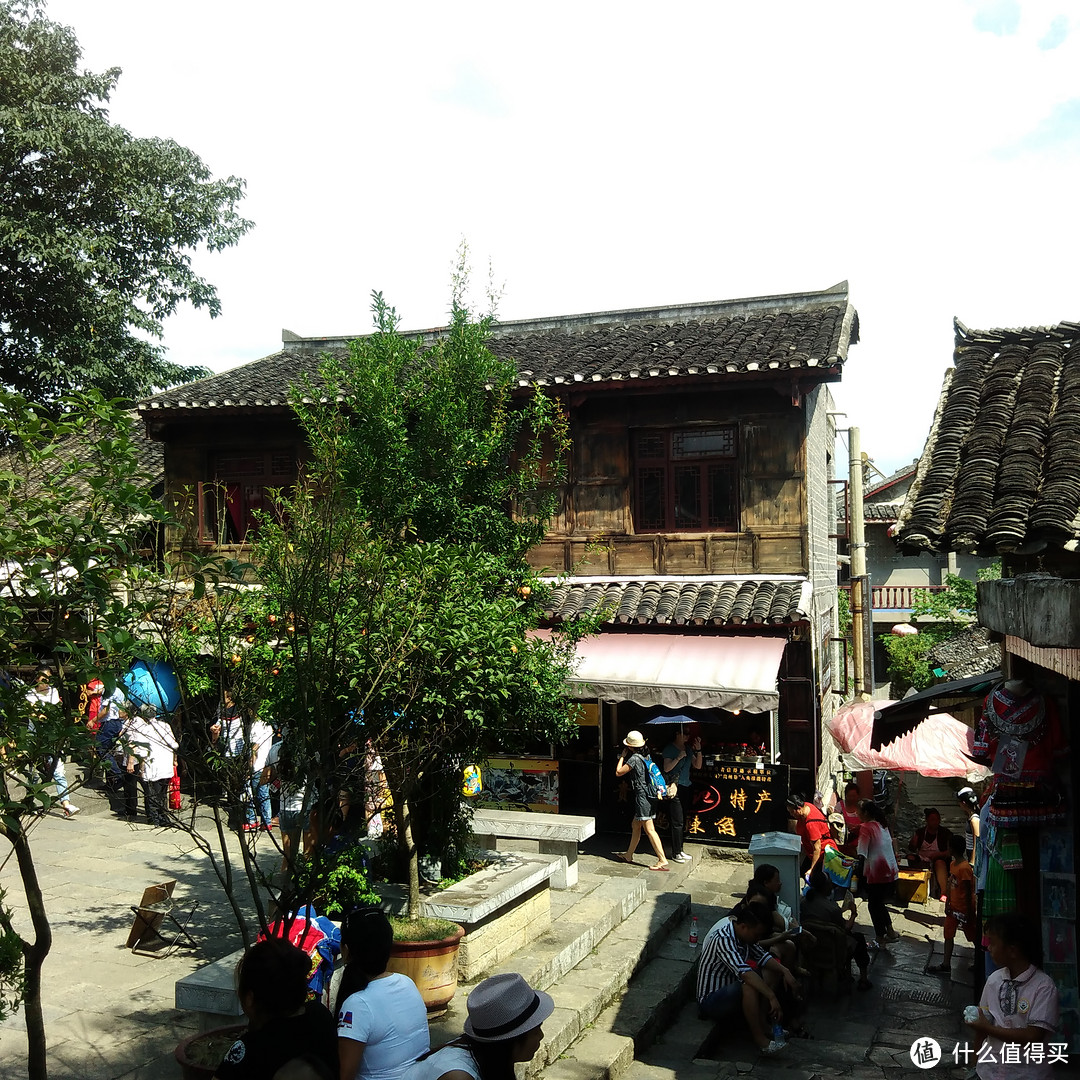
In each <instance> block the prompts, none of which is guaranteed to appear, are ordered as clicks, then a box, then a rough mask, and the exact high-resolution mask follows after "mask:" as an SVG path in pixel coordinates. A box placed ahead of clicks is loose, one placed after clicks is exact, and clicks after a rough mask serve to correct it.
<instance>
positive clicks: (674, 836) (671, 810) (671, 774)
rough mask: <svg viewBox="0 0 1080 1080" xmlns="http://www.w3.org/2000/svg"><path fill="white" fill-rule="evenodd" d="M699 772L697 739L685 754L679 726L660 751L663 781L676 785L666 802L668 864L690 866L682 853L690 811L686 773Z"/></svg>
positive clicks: (688, 775)
mask: <svg viewBox="0 0 1080 1080" xmlns="http://www.w3.org/2000/svg"><path fill="white" fill-rule="evenodd" d="M691 766H692V767H693V768H695V769H700V768H701V737H700V736H697V737H695V738H694V741H693V743H692V744H691V746H690V749H689V750H688V749H687V747H686V728H684V727H683V726H682V724H680V725H679V726H678V727H677V728H676V729H675V734H674V736H672V739H671V742H669V743H668V744H667V746H665V747H664V779H665V780H667V782H668V783H669V784H676V785H677V787H678V795H677V796H676V797H675V798H674V799H668V804H667V806H668V819H669V820H670V821H671V860H672V862H692V861H693V860H692V859H691V858H690V856H689V855H687V854H686V852H685V851H683V834H684V832H685V829H686V812H687V810H689V809H690V769H691Z"/></svg>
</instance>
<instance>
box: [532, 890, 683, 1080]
mask: <svg viewBox="0 0 1080 1080" xmlns="http://www.w3.org/2000/svg"><path fill="white" fill-rule="evenodd" d="M689 910H690V898H689V896H686V895H685V894H681V893H656V894H654V895H651V896H650V897H649V899H648V900H647V901H646V902H645V903H643V904H642V905H641V907H639V908H638V909H637V911H635V912H634V914H633V915H632V916H631V917H630V918H628V919H626V920H625V921H624V922H623V923H621V924H620V925H619V926H618V927H616V928H615V929H614V930H612V932H611V933H610V934H609V935H608V936H607V937H606V938H604V940H603V942H602V944H601V946H600V949H599V950H598V951H597V954H595V955H593V956H590V957H588V958H587V959H586V960H584V961H582V963H581V964H579V965H578V966H577V967H576V968H575V969H574V970H573V972H571V973H570V975H568V976H567V977H566V978H565V979H564V980H562V981H561V982H560V983H559V984H557V985H556V986H553V987H552V988H551V993H552V996H554V997H555V999H556V1002H557V1003H558V1007H557V1008H556V1010H555V1013H554V1014H553V1015H552V1018H551V1020H550V1021H548V1022H547V1023H546V1024H545V1025H544V1043H543V1045H542V1046H541V1048H540V1053H539V1054H538V1055H537V1057H536V1058H535V1059H534V1060H533V1061H532V1062H531V1064H530V1066H529V1067H528V1069H527V1074H526V1075H534V1074H535V1073H537V1072H538V1071H540V1070H541V1069H542V1070H543V1073H544V1078H545V1080H616V1078H617V1077H619V1076H621V1075H622V1074H623V1073H624V1072H625V1071H626V1070H627V1069H628V1068H629V1067H630V1065H631V1064H632V1063H633V1060H634V1054H635V1052H636V1047H637V1046H639V1045H644V1044H645V1043H646V1042H647V1041H648V1040H650V1039H652V1038H655V1036H656V1033H657V1031H658V1030H659V1029H660V1028H661V1027H663V1026H664V1025H665V1024H666V1023H667V1022H668V1021H669V1019H670V1017H671V1015H672V1011H673V1010H674V1009H675V1008H677V1007H678V1003H680V1002H681V1001H682V1000H685V996H686V994H687V992H688V990H687V988H688V986H690V985H692V978H693V970H694V962H695V961H696V958H697V954H696V950H693V949H691V948H690V947H689V945H688V944H687V940H686V937H687V932H688V929H689V919H688V913H689ZM699 925H700V923H699Z"/></svg>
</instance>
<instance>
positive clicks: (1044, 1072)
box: [968, 964, 1065, 1080]
mask: <svg viewBox="0 0 1080 1080" xmlns="http://www.w3.org/2000/svg"><path fill="white" fill-rule="evenodd" d="M1008 975H1009V971H1008V969H1007V968H998V969H997V970H996V971H992V972H991V973H990V974H989V976H987V979H986V985H985V986H984V987H983V992H982V998H981V999H980V1001H979V1005H980V1006H981V1007H982V1008H984V1009H986V1010H987V1011H988V1012H989V1013H990V1022H991V1023H992V1024H993V1025H994V1026H995V1027H1003V1028H1014V1029H1023V1028H1026V1027H1037V1028H1042V1029H1043V1030H1044V1031H1046V1034H1047V1038H1046V1042H1045V1043H1043V1049H1044V1053H1043V1055H1042V1060H1041V1061H1031V1060H1025V1058H1024V1055H1023V1050H1022V1049H1021V1048H1020V1047H1019V1046H1018V1045H1017V1044H1016V1043H1012V1044H1010V1046H1009V1048H1008V1049H1006V1044H1005V1043H1004V1042H1003V1041H1002V1040H1001V1039H997V1038H995V1037H994V1036H992V1035H987V1036H986V1041H985V1043H984V1047H985V1048H986V1054H987V1060H986V1061H985V1062H980V1063H979V1064H978V1065H977V1066H976V1070H975V1071H976V1072H977V1073H978V1075H979V1080H1012V1078H1013V1077H1016V1076H1020V1075H1023V1076H1024V1077H1025V1080H1051V1077H1052V1076H1053V1074H1054V1069H1053V1066H1052V1065H1050V1064H1049V1063H1048V1059H1049V1057H1050V1054H1049V1048H1048V1047H1047V1046H1046V1043H1052V1042H1055V1041H1057V1042H1064V1041H1065V1039H1064V1037H1062V1038H1060V1039H1056V1040H1055V1038H1054V1032H1055V1031H1056V1030H1057V1026H1058V1021H1059V1019H1060V1010H1059V1004H1058V991H1057V987H1056V986H1055V985H1054V980H1053V979H1051V978H1050V976H1049V975H1047V974H1046V972H1045V971H1041V970H1040V969H1039V968H1037V967H1035V965H1034V964H1032V965H1031V966H1029V967H1028V968H1027V970H1026V971H1023V972H1021V974H1020V978H1019V979H1009V977H1008ZM968 1030H969V1031H970V1030H971V1029H970V1028H969V1029H968ZM1029 1057H1030V1055H1029Z"/></svg>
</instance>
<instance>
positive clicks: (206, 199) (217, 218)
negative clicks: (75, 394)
mask: <svg viewBox="0 0 1080 1080" xmlns="http://www.w3.org/2000/svg"><path fill="white" fill-rule="evenodd" d="M80 59H81V51H80V48H79V44H78V41H77V40H76V38H75V34H74V32H73V31H72V30H71V29H70V28H68V27H65V26H60V25H58V24H56V23H53V22H51V21H50V20H49V19H48V18H47V17H46V15H45V14H44V8H43V6H42V5H41V4H40V3H38V2H37V0H0V385H2V386H5V387H7V388H9V389H14V390H17V391H19V392H20V393H23V394H25V395H26V396H27V397H29V398H31V399H32V400H36V401H39V402H45V401H51V400H52V399H53V398H55V397H57V396H58V395H60V394H63V393H65V392H68V391H70V390H78V389H84V388H89V387H97V388H99V389H101V390H102V391H103V392H104V394H105V395H106V397H118V398H120V397H122V398H128V399H131V398H135V397H137V396H138V395H140V394H143V393H146V392H148V391H150V390H151V389H153V388H155V387H163V386H169V385H172V384H174V383H177V382H182V381H184V380H186V379H192V378H198V377H200V376H202V375H203V374H206V372H205V370H204V369H202V368H194V367H183V366H181V365H178V364H175V363H172V362H170V361H168V360H166V359H165V357H164V352H163V349H162V347H161V346H160V345H157V344H155V343H154V342H153V341H152V340H151V339H153V338H160V336H161V332H162V320H163V319H164V318H165V317H166V316H167V315H169V314H171V313H172V312H174V311H175V310H176V309H177V307H178V306H179V305H180V304H183V303H190V304H192V305H194V306H195V307H201V308H205V309H206V310H207V311H209V313H210V315H211V316H215V315H217V314H218V312H219V310H220V303H219V300H218V297H217V293H216V291H215V290H214V287H213V286H212V285H210V284H209V283H208V282H206V281H205V280H204V279H203V278H201V277H199V276H198V275H197V274H196V273H195V272H194V271H193V270H192V267H191V253H192V252H194V251H195V250H197V249H198V248H200V247H203V246H205V247H206V248H208V249H210V250H220V249H222V248H225V247H228V246H230V245H232V244H235V243H236V242H237V240H238V239H239V238H240V236H242V235H243V234H244V232H246V231H247V229H248V228H249V227H250V222H248V221H245V220H244V219H243V218H242V217H241V216H240V214H239V213H238V211H237V206H238V204H239V201H240V199H241V197H242V194H243V188H244V184H243V181H241V180H239V179H237V178H236V177H233V176H230V177H228V178H227V179H225V180H216V179H214V178H213V176H212V175H211V173H210V170H209V169H208V168H207V167H206V165H205V164H204V163H203V162H202V161H201V160H200V159H199V158H198V157H197V156H196V155H195V154H194V153H192V151H190V150H188V149H186V148H185V147H183V146H179V145H177V144H176V143H175V142H172V141H170V140H167V139H158V138H135V137H134V136H133V135H131V134H130V133H129V132H127V131H125V130H124V129H123V128H121V127H119V126H117V125H115V124H111V123H110V122H109V119H108V111H107V109H106V104H107V102H108V99H109V95H110V93H111V92H112V90H113V88H114V87H115V86H116V82H117V79H118V78H119V76H120V71H119V69H118V68H111V69H109V70H108V71H106V72H103V73H100V74H94V73H91V72H87V71H83V70H81V69H80V66H79V61H80Z"/></svg>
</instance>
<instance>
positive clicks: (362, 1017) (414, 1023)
mask: <svg viewBox="0 0 1080 1080" xmlns="http://www.w3.org/2000/svg"><path fill="white" fill-rule="evenodd" d="M393 940H394V931H393V928H392V927H391V926H390V920H389V919H388V918H387V917H386V916H385V915H384V914H383V912H381V911H380V910H379V909H378V908H358V909H356V910H354V911H350V912H349V914H348V915H346V916H345V918H344V919H343V920H342V923H341V955H342V957H343V958H344V960H345V971H344V973H343V974H342V976H341V986H340V988H339V989H338V997H337V1027H338V1059H339V1061H340V1062H341V1080H400V1077H401V1076H402V1074H403V1073H404V1072H405V1070H406V1069H407V1068H408V1067H409V1066H410V1065H411V1064H412V1063H413V1062H414V1061H415V1060H416V1059H417V1058H418V1057H420V1055H421V1054H426V1053H427V1052H428V1048H429V1047H430V1045H431V1043H430V1040H429V1038H428V1023H427V1009H426V1008H425V1006H424V999H423V998H422V997H421V996H420V991H419V990H417V989H416V984H415V983H414V982H413V981H412V979H410V978H408V976H406V975H400V974H398V973H397V972H396V971H387V970H386V966H387V964H389V963H390V946H391V945H392V944H393Z"/></svg>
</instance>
